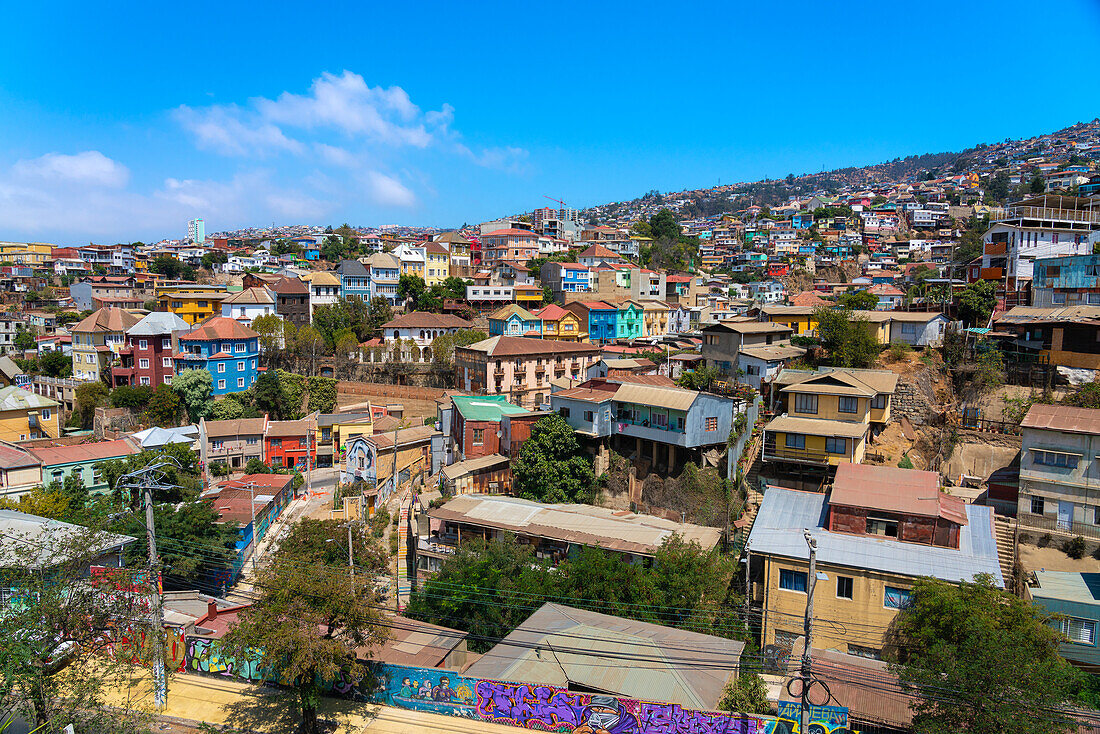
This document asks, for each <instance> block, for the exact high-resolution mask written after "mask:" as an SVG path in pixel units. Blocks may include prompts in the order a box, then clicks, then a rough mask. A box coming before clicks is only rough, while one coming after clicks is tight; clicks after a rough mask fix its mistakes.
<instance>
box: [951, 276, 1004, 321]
mask: <svg viewBox="0 0 1100 734" xmlns="http://www.w3.org/2000/svg"><path fill="white" fill-rule="evenodd" d="M996 305H997V286H996V285H995V284H994V283H993V281H991V280H979V281H977V282H975V283H971V284H970V285H968V286H967V287H966V289H965V290H963V292H962V293H961V294H960V295H959V318H961V319H962V320H963V321H964V322H965V323H966V324H968V325H970V326H983V325H985V323H986V322H987V321H989V315H990V314H992V313H993V308H994V307H995V306H996Z"/></svg>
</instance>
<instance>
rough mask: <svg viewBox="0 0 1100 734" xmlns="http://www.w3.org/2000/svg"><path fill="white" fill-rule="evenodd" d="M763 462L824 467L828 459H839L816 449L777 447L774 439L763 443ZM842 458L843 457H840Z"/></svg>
mask: <svg viewBox="0 0 1100 734" xmlns="http://www.w3.org/2000/svg"><path fill="white" fill-rule="evenodd" d="M763 454H764V460H765V461H767V460H768V459H772V460H779V461H794V462H797V463H799V464H814V465H817V466H825V465H827V464H828V463H829V459H830V457H833V456H836V457H840V455H839V454H830V453H828V452H826V451H819V450H817V449H797V448H792V447H789V446H777V445H776V441H775V439H772V440H770V441H764V451H763ZM840 458H843V457H840Z"/></svg>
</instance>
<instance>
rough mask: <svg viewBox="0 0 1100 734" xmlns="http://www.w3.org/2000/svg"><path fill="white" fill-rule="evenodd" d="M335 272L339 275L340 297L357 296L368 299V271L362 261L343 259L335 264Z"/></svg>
mask: <svg viewBox="0 0 1100 734" xmlns="http://www.w3.org/2000/svg"><path fill="white" fill-rule="evenodd" d="M336 274H337V275H338V276H339V277H340V297H341V298H350V297H351V296H359V297H360V298H362V299H363V300H365V301H369V300H370V273H369V272H368V271H367V268H366V267H365V266H364V265H363V263H361V262H359V261H358V260H343V261H341V263H340V264H339V265H338V266H336Z"/></svg>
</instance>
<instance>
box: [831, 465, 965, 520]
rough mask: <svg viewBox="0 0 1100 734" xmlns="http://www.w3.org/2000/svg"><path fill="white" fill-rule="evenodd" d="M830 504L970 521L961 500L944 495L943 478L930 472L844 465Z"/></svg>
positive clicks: (836, 481)
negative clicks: (941, 481)
mask: <svg viewBox="0 0 1100 734" xmlns="http://www.w3.org/2000/svg"><path fill="white" fill-rule="evenodd" d="M829 501H830V502H832V503H833V504H835V505H847V506H849V507H865V508H867V509H873V510H885V511H887V512H899V513H903V514H906V515H921V516H923V517H943V518H945V519H947V520H950V521H952V522H956V523H959V524H960V525H965V524H966V522H967V520H966V513H965V512H964V511H963V510H962V506H961V505H962V500H961V499H959V498H958V497H952V496H950V495H947V494H944V493H943V492H941V491H940V475H939V474H937V473H936V472H931V471H918V470H916V469H900V468H897V467H892V466H872V465H870V464H841V465H839V466H838V467H837V468H836V477H835V478H834V479H833V490H832V493H831V494H830V495H829Z"/></svg>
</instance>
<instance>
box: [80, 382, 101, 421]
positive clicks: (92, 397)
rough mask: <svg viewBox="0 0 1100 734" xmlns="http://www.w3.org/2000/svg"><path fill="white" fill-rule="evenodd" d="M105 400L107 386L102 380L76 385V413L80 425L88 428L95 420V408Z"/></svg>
mask: <svg viewBox="0 0 1100 734" xmlns="http://www.w3.org/2000/svg"><path fill="white" fill-rule="evenodd" d="M106 401H107V386H106V385H104V384H103V383H102V382H99V381H96V382H82V383H80V384H79V385H77V386H76V414H77V416H79V418H80V427H81V428H84V429H88V428H91V427H92V423H93V421H94V420H95V409H96V408H97V407H99V406H100V405H103V404H104V403H105V402H106Z"/></svg>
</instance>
